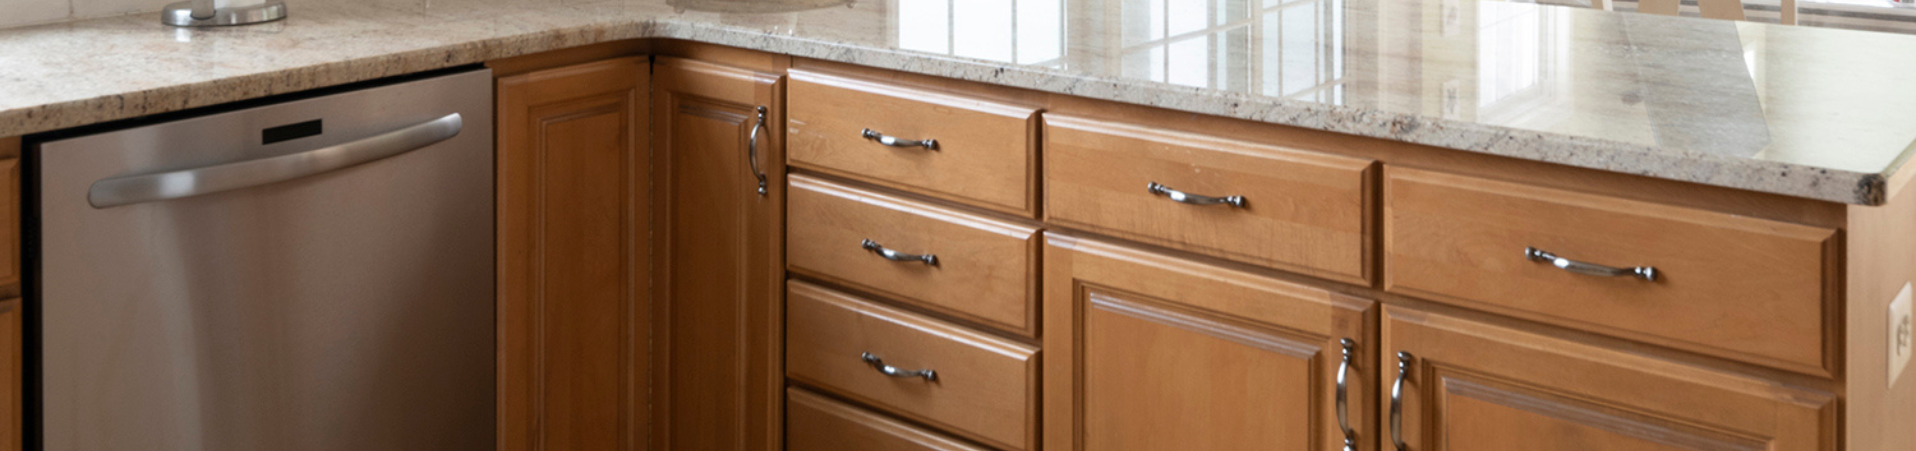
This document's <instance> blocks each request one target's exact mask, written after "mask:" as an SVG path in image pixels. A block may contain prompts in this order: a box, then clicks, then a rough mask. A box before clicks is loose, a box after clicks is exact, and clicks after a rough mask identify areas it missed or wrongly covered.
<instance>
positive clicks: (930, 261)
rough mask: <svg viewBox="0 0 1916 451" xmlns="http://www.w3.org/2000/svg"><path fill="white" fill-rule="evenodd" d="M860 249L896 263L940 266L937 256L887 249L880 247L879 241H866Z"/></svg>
mask: <svg viewBox="0 0 1916 451" xmlns="http://www.w3.org/2000/svg"><path fill="white" fill-rule="evenodd" d="M859 247H863V248H865V250H868V251H872V253H874V254H878V256H880V257H885V259H886V260H891V261H895V262H920V263H924V264H925V266H938V256H937V255H932V254H907V253H904V252H899V251H894V250H891V249H886V248H885V246H880V245H878V242H877V241H872V240H865V242H864V243H863V244H860V245H859Z"/></svg>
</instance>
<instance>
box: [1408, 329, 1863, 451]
mask: <svg viewBox="0 0 1916 451" xmlns="http://www.w3.org/2000/svg"><path fill="white" fill-rule="evenodd" d="M1384 317H1385V320H1384V329H1383V336H1384V339H1383V341H1384V344H1385V346H1386V347H1385V351H1386V352H1388V353H1389V354H1387V355H1386V356H1385V359H1384V362H1380V364H1379V366H1383V367H1386V368H1388V369H1389V370H1388V371H1380V372H1379V373H1380V374H1381V375H1382V376H1383V377H1382V379H1384V380H1383V383H1384V384H1385V385H1384V386H1383V387H1382V388H1383V396H1381V398H1383V399H1381V400H1380V402H1379V406H1380V409H1381V411H1382V412H1384V418H1385V421H1386V424H1389V421H1390V419H1391V418H1398V419H1400V420H1401V421H1402V428H1401V433H1400V435H1398V436H1397V437H1399V438H1400V439H1401V440H1403V442H1404V443H1405V446H1404V447H1403V448H1402V449H1405V450H1408V451H1443V450H1457V451H1534V450H1576V451H1677V450H1688V451H1706V450H1709V451H1714V450H1766V451H1813V450H1834V449H1836V445H1835V437H1836V436H1837V435H1838V434H1837V433H1836V432H1837V431H1836V430H1835V429H1834V428H1835V427H1836V414H1837V410H1836V404H1835V402H1834V400H1833V397H1832V395H1830V394H1828V393H1819V392H1812V391H1806V390H1801V389H1795V388H1791V387H1788V386H1785V385H1784V384H1783V383H1780V382H1775V381H1768V380H1764V379H1760V378H1754V377H1748V376H1741V375H1734V374H1729V373H1721V372H1716V371H1712V370H1708V369H1704V368H1699V367H1696V366H1693V365H1687V364H1682V363H1677V362H1671V361H1665V360H1661V359H1656V358H1652V357H1648V356H1643V355H1639V354H1634V353H1631V352H1628V351H1625V350H1621V349H1614V348H1608V347H1601V346H1595V345H1591V344H1586V343H1579V342H1574V341H1569V340H1563V339H1558V338H1552V337H1546V336H1542V335H1537V334H1532V333H1529V332H1523V331H1518V330H1514V329H1508V328H1504V327H1499V326H1493V325H1489V324H1484V323H1479V322H1475V321H1471V320H1467V319H1463V318H1458V317H1454V316H1448V315H1443V314H1437V313H1430V312H1424V311H1419V310H1413V309H1409V308H1403V307H1398V306H1389V307H1386V308H1385V309H1384ZM1400 352H1401V353H1404V354H1403V355H1404V356H1406V357H1405V358H1404V359H1401V360H1400V359H1399V356H1400V354H1398V353H1400ZM1400 362H1402V364H1403V365H1402V368H1403V372H1402V376H1401V377H1400V376H1399V374H1400V373H1399V370H1398V368H1399V364H1400ZM1398 380H1402V381H1403V383H1402V386H1401V387H1399V386H1397V385H1395V384H1396V382H1397V381H1398ZM1393 392H1399V393H1401V394H1402V404H1401V406H1400V407H1399V409H1397V410H1393V409H1392V408H1391V403H1390V397H1391V393H1393ZM1388 433H1389V432H1388V431H1386V434H1388ZM1383 449H1385V450H1391V449H1397V448H1395V447H1394V446H1393V443H1392V442H1390V441H1389V439H1388V438H1387V439H1386V442H1385V445H1384V448H1383Z"/></svg>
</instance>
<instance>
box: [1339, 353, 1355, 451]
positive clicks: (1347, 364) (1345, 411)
mask: <svg viewBox="0 0 1916 451" xmlns="http://www.w3.org/2000/svg"><path fill="white" fill-rule="evenodd" d="M1337 342H1338V344H1342V345H1344V360H1343V362H1341V363H1338V364H1337V427H1338V428H1339V429H1343V430H1344V451H1357V431H1354V430H1351V422H1350V419H1351V414H1350V407H1349V405H1350V395H1349V394H1348V393H1349V392H1350V371H1351V353H1352V352H1355V351H1356V348H1357V341H1355V340H1351V339H1349V338H1345V339H1340V340H1338V341H1337Z"/></svg>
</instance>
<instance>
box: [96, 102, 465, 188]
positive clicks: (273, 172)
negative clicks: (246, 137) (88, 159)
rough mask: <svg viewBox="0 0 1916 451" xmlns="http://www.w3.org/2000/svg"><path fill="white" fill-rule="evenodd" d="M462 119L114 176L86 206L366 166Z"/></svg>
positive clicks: (444, 133) (448, 135)
mask: <svg viewBox="0 0 1916 451" xmlns="http://www.w3.org/2000/svg"><path fill="white" fill-rule="evenodd" d="M464 125H465V123H464V119H463V118H462V117H461V116H460V115H459V113H452V114H448V115H445V116H444V117H440V118H438V119H433V120H430V121H426V122H423V123H419V124H414V125H412V126H409V127H406V128H402V129H399V130H394V131H391V132H387V133H384V134H380V135H377V136H372V137H369V138H365V139H361V140H358V141H353V142H348V143H343V144H338V145H333V146H327V147H322V148H319V149H313V150H308V151H305V152H300V153H295V154H288V155H280V156H277V157H269V158H261V159H257V160H247V161H241V162H238V163H227V164H222V165H218V166H207V167H201V168H193V169H183V170H178V171H168V172H160V173H154V174H142V175H129V176H121V177H113V178H108V179H102V180H100V181H97V182H93V187H92V188H89V189H87V196H86V200H87V203H89V204H92V205H93V208H96V209H99V208H107V207H116V206H120V205H129V204H137V203H143V202H154V201H162V200H169V199H179V198H183V197H193V196H198V195H202V194H212V193H217V192H221V191H231V190H236V189H240V188H248V187H254V186H259V185H266V184H271V183H278V182H284V181H287V180H293V179H298V178H302V177H309V176H313V175H318V174H323V173H326V172H331V171H336V170H340V169H345V168H348V167H352V166H356V165H360V164H364V163H370V162H373V161H376V160H380V159H383V158H388V157H392V156H396V155H399V154H403V153H406V152H411V151H413V150H417V149H420V148H423V147H426V146H430V145H433V144H436V143H438V142H440V141H445V140H448V139H452V137H454V136H459V131H460V130H461V129H463V128H464Z"/></svg>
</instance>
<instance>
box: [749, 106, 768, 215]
mask: <svg viewBox="0 0 1916 451" xmlns="http://www.w3.org/2000/svg"><path fill="white" fill-rule="evenodd" d="M762 129H765V106H763V105H760V106H759V107H758V122H755V123H753V124H752V138H751V139H750V140H748V141H746V142H745V158H746V159H749V160H751V162H752V176H754V177H758V195H760V196H763V195H765V171H763V170H760V169H759V168H758V131H759V130H762ZM767 131H769V130H767Z"/></svg>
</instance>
